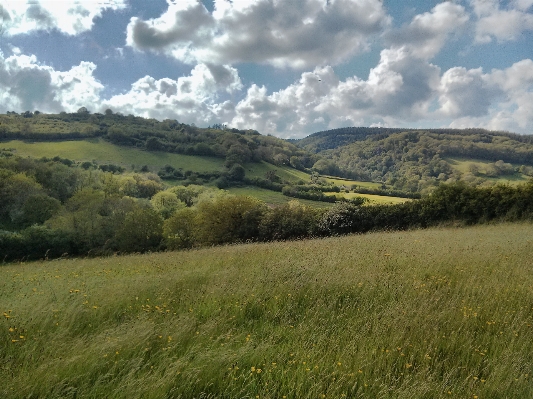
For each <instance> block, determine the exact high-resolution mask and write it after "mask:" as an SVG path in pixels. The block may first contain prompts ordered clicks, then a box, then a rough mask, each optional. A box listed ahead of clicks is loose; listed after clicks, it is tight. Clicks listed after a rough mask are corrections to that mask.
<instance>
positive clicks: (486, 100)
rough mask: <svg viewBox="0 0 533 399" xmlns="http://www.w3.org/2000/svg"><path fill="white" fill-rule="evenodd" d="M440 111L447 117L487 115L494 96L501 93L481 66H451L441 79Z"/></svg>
mask: <svg viewBox="0 0 533 399" xmlns="http://www.w3.org/2000/svg"><path fill="white" fill-rule="evenodd" d="M440 92H441V94H440V98H439V103H440V104H441V109H440V111H441V112H442V113H443V114H444V115H445V116H447V117H452V118H459V117H463V116H482V115H486V114H487V112H488V110H489V107H490V106H491V103H492V99H493V97H495V96H497V95H498V94H500V92H499V91H498V90H497V89H496V87H494V86H493V85H492V84H491V82H490V79H489V77H488V76H487V75H484V74H483V71H482V69H481V68H477V69H470V70H467V69H466V68H462V67H455V68H451V69H449V70H448V71H446V72H445V73H444V75H443V76H442V79H441V87H440Z"/></svg>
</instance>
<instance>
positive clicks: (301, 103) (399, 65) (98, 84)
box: [0, 0, 533, 139]
mask: <svg viewBox="0 0 533 399" xmlns="http://www.w3.org/2000/svg"><path fill="white" fill-rule="evenodd" d="M74 5H75V6H74ZM0 15H1V16H2V17H3V25H2V27H1V29H0V112H3V113H5V112H7V111H16V112H17V113H22V112H25V111H28V110H29V111H35V110H39V111H41V112H44V113H58V112H60V111H62V110H64V111H66V112H75V111H76V110H77V109H78V108H80V107H82V106H84V107H87V108H88V109H90V110H91V112H93V113H96V112H103V111H104V110H105V109H107V108H110V109H112V110H113V112H120V113H123V114H125V115H127V114H133V115H138V116H142V117H145V118H155V119H157V120H163V119H177V120H178V121H180V122H182V123H187V124H193V123H194V124H195V125H198V126H200V125H201V126H210V125H213V124H226V125H228V126H229V127H231V128H237V129H254V130H257V131H259V132H260V133H262V134H265V135H267V134H270V135H273V136H276V137H280V138H286V139H287V138H290V139H298V138H303V137H307V136H308V135H310V134H312V133H315V132H320V131H326V130H332V129H336V128H341V127H352V126H353V127H355V126H368V127H387V128H395V127H396V126H405V127H404V128H405V129H438V128H444V129H446V128H457V129H462V128H484V129H487V130H491V131H505V132H511V133H517V134H533V48H532V47H531V43H532V42H533V0H509V1H496V0H457V1H431V2H424V1H421V0H406V1H403V2H401V3H399V2H393V1H390V0H389V1H387V0H385V1H381V0H327V1H325V0H304V1H302V2H301V3H298V5H295V4H294V3H293V2H290V1H287V0H280V1H277V2H271V1H268V0H254V1H233V2H230V1H228V0H202V1H200V0H180V1H171V0H167V1H163V0H157V1H151V2H143V1H141V0H113V1H96V2H95V1H79V2H76V3H74V2H73V1H67V0H61V1H52V0H40V1H37V0H36V1H33V2H31V4H28V3H25V2H20V1H14V0H6V1H5V2H4V3H3V4H2V5H0Z"/></svg>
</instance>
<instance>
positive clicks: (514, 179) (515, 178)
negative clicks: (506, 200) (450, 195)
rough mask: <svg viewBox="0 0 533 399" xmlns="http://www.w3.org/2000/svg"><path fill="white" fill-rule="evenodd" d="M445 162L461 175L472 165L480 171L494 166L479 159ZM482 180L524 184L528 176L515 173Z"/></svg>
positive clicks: (460, 159)
mask: <svg viewBox="0 0 533 399" xmlns="http://www.w3.org/2000/svg"><path fill="white" fill-rule="evenodd" d="M445 161H446V162H448V163H449V164H450V165H451V166H452V167H453V168H454V169H456V170H458V171H459V172H461V173H467V172H468V167H469V166H470V165H472V164H474V165H476V166H477V167H479V169H480V170H484V169H485V167H487V166H488V165H491V164H494V162H490V161H484V160H479V159H466V158H457V157H456V158H445ZM513 166H514V167H519V166H520V165H517V164H514V165H513ZM483 178H485V179H487V180H489V181H494V182H498V183H505V184H511V185H515V184H520V183H525V182H527V181H528V180H530V177H529V176H526V175H524V174H522V173H519V172H516V173H514V174H513V175H506V176H500V177H486V176H483Z"/></svg>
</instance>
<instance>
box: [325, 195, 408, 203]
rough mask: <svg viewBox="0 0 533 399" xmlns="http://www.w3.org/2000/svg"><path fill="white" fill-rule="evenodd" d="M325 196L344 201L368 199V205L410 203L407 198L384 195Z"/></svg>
mask: <svg viewBox="0 0 533 399" xmlns="http://www.w3.org/2000/svg"><path fill="white" fill-rule="evenodd" d="M325 194H327V195H336V196H343V197H344V198H346V199H353V198H356V197H363V198H366V199H368V204H369V205H372V204H402V203H404V202H407V201H410V199H408V198H401V197H388V196H384V195H375V194H359V193H343V192H340V193H325Z"/></svg>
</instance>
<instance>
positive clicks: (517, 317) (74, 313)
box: [0, 224, 533, 399]
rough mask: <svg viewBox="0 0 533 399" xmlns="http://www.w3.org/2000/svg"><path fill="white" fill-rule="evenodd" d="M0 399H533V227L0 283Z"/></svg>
mask: <svg viewBox="0 0 533 399" xmlns="http://www.w3.org/2000/svg"><path fill="white" fill-rule="evenodd" d="M0 315H2V316H1V317H2V320H1V321H0V332H1V334H0V339H1V341H0V348H1V349H0V359H1V362H0V378H1V380H2V384H1V385H0V397H2V398H6V399H11V398H104V397H105V398H128V399H131V398H343V397H346V398H473V399H486V398H531V397H533V380H532V378H533V374H532V373H533V357H532V356H531V354H532V353H533V327H532V326H533V226H532V225H531V224H503V225H486V226H478V227H471V228H442V229H431V230H424V231H422V230H420V231H409V232H394V233H376V234H366V235H359V236H347V237H340V238H328V239H317V240H305V241H296V242H277V243H267V244H246V245H238V246H227V247H217V248H209V249H201V250H193V251H186V252H168V253H157V254H145V255H132V256H124V257H111V258H97V259H72V260H68V259H67V260H60V261H42V262H36V263H22V264H12V265H4V266H2V267H1V268H0Z"/></svg>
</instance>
